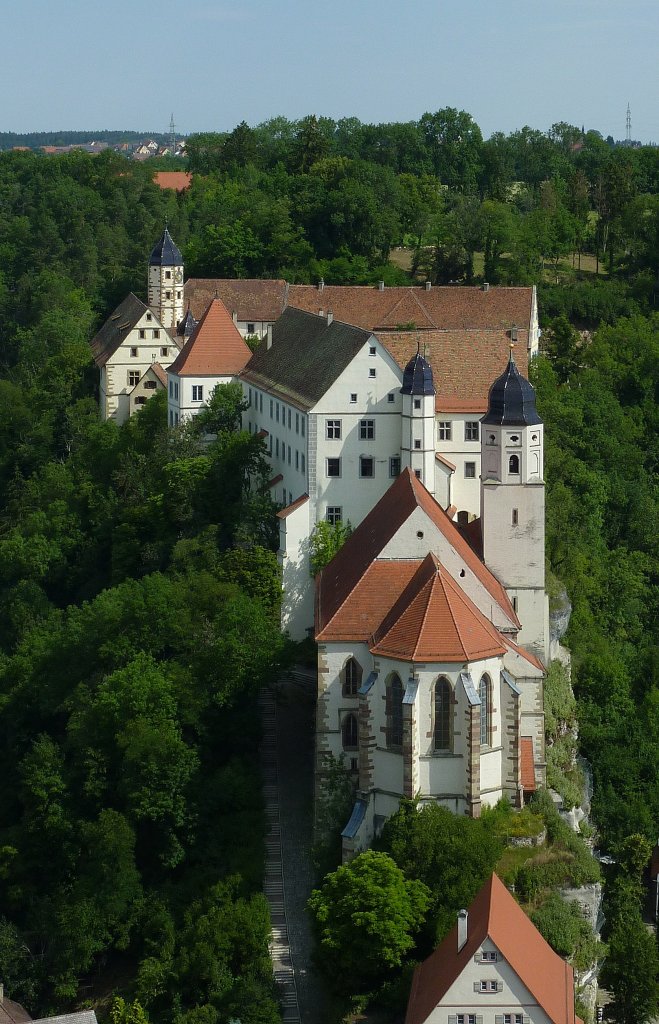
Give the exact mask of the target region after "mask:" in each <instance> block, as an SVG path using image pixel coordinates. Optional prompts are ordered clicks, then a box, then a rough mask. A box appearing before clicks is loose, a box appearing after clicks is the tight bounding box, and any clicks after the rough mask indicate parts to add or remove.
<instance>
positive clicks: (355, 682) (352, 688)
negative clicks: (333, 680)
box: [343, 658, 362, 697]
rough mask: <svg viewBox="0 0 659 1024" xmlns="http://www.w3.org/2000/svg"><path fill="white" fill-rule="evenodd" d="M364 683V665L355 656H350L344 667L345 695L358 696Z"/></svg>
mask: <svg viewBox="0 0 659 1024" xmlns="http://www.w3.org/2000/svg"><path fill="white" fill-rule="evenodd" d="M361 683H362V667H361V665H360V664H359V662H358V661H357V660H356V659H355V658H348V660H347V661H346V663H345V667H344V669H343V696H344V697H356V696H357V690H358V689H359V687H360V686H361Z"/></svg>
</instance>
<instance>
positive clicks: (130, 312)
mask: <svg viewBox="0 0 659 1024" xmlns="http://www.w3.org/2000/svg"><path fill="white" fill-rule="evenodd" d="M147 312H148V307H147V306H145V305H144V303H143V302H142V300H141V299H138V297H137V295H134V294H133V293H132V292H131V293H130V295H127V296H126V298H125V299H124V300H123V302H120V303H119V305H118V306H117V308H116V309H115V311H114V312H113V313H111V314H110V316H109V317H108V318H107V320H106V321H105V323H104V324H103V326H102V327H101V329H100V331H99V332H98V334H97V335H96V336H95V337H94V338H92V342H91V349H92V355H93V357H94V362H95V363H96V365H97V366H99V367H100V366H105V364H106V363H107V361H108V359H110V358H111V356H113V355H114V353H115V352H116V351H117V349H118V348H119V347H120V345H121V344H122V343H123V342H124V341H125V340H126V338H127V337H128V335H129V334H130V332H131V331H132V330H133V328H134V327H135V325H136V324H137V323H138V322H139V320H140V319H141V317H142V316H144V314H145V313H147ZM154 326H155V327H160V328H161V329H162V324H160V323H159V321H158V320H157V319H156V318H154Z"/></svg>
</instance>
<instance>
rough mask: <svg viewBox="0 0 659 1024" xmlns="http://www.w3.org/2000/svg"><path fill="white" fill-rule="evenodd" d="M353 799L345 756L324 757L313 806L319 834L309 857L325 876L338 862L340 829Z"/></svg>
mask: <svg viewBox="0 0 659 1024" xmlns="http://www.w3.org/2000/svg"><path fill="white" fill-rule="evenodd" d="M354 798H355V787H354V785H353V783H352V782H351V780H350V776H349V774H348V772H347V771H346V766H345V757H341V758H335V757H332V756H331V755H330V756H326V757H325V760H324V764H323V789H322V793H321V795H320V797H319V799H318V800H317V801H316V805H315V808H314V816H315V827H316V832H317V834H318V836H319V838H318V841H317V842H316V843H315V844H314V850H313V860H314V866H315V868H316V871H317V872H318V874H319V875H321V876H323V875H326V874H327V873H328V872H329V871H333V870H334V868H336V867H337V866H338V865H339V864H340V863H341V830H342V829H343V828H345V826H346V824H347V822H348V818H349V817H350V812H351V810H352V806H353V802H354Z"/></svg>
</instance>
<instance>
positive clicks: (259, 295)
mask: <svg viewBox="0 0 659 1024" xmlns="http://www.w3.org/2000/svg"><path fill="white" fill-rule="evenodd" d="M288 287H289V286H288V285H287V284H286V282H285V281H281V280H279V281H277V280H270V281H259V280H223V279H221V278H220V279H218V280H214V279H209V278H201V277H198V278H194V277H191V278H190V279H189V280H188V281H186V282H185V302H186V307H187V306H188V305H189V306H190V309H191V311H192V315H193V317H194V318H195V320H198V319H199V317H200V316H201V314H202V313H203V311H204V310H205V309H206V306H207V305H208V303H209V302H210V301H211V299H213V298H215V297H218V298H220V299H221V300H222V302H223V303H224V305H225V306H226V307H227V309H228V310H229V313H236V315H237V319H238V320H241V321H242V322H243V323H245V322H247V323H249V322H250V321H254V322H256V323H261V322H266V321H267V322H272V323H274V322H275V320H278V319H279V317H280V316H281V314H282V313H283V311H284V309H285V308H286V303H287V294H288Z"/></svg>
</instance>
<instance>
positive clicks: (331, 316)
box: [327, 309, 334, 326]
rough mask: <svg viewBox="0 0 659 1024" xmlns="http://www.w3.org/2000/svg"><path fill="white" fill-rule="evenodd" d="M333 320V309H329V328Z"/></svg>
mask: <svg viewBox="0 0 659 1024" xmlns="http://www.w3.org/2000/svg"><path fill="white" fill-rule="evenodd" d="M333 319H334V313H333V312H332V310H331V309H328V310H327V324H328V326H329V324H331V322H332V320H333Z"/></svg>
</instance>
